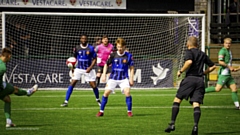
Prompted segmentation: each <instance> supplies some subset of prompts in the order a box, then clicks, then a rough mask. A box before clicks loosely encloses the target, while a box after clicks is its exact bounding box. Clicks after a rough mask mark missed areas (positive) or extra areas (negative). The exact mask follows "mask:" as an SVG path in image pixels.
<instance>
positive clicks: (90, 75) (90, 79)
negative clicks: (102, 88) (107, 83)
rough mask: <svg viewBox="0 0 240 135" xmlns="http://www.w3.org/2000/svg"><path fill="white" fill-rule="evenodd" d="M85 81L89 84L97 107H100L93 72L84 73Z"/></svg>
mask: <svg viewBox="0 0 240 135" xmlns="http://www.w3.org/2000/svg"><path fill="white" fill-rule="evenodd" d="M85 80H86V81H87V82H89V84H90V86H91V87H92V89H93V93H94V95H95V98H96V101H97V103H98V105H99V106H101V101H100V99H99V90H98V87H97V85H96V82H95V80H96V76H95V75H94V72H93V70H92V71H90V72H89V73H85Z"/></svg>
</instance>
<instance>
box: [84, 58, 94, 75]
mask: <svg viewBox="0 0 240 135" xmlns="http://www.w3.org/2000/svg"><path fill="white" fill-rule="evenodd" d="M96 62H97V57H95V58H94V59H92V63H91V65H90V66H89V67H88V68H87V70H86V73H89V72H90V71H91V70H92V69H93V67H94V65H95V64H96Z"/></svg>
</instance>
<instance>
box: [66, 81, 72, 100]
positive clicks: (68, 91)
mask: <svg viewBox="0 0 240 135" xmlns="http://www.w3.org/2000/svg"><path fill="white" fill-rule="evenodd" d="M72 91H73V86H71V85H70V86H68V90H67V92H66V98H65V100H66V101H68V100H69V98H70V96H71V94H72Z"/></svg>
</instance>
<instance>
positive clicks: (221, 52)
mask: <svg viewBox="0 0 240 135" xmlns="http://www.w3.org/2000/svg"><path fill="white" fill-rule="evenodd" d="M224 57H225V53H224V50H223V49H221V50H220V51H219V53H218V60H220V61H223V60H224Z"/></svg>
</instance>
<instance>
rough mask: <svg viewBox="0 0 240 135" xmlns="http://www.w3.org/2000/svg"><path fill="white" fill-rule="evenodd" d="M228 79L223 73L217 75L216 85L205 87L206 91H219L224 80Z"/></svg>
mask: <svg viewBox="0 0 240 135" xmlns="http://www.w3.org/2000/svg"><path fill="white" fill-rule="evenodd" d="M227 81H228V76H225V75H219V76H218V81H217V85H216V86H215V87H208V88H206V89H205V92H206V93H209V92H220V91H221V90H222V88H223V86H224V85H225V84H226V82H227Z"/></svg>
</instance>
